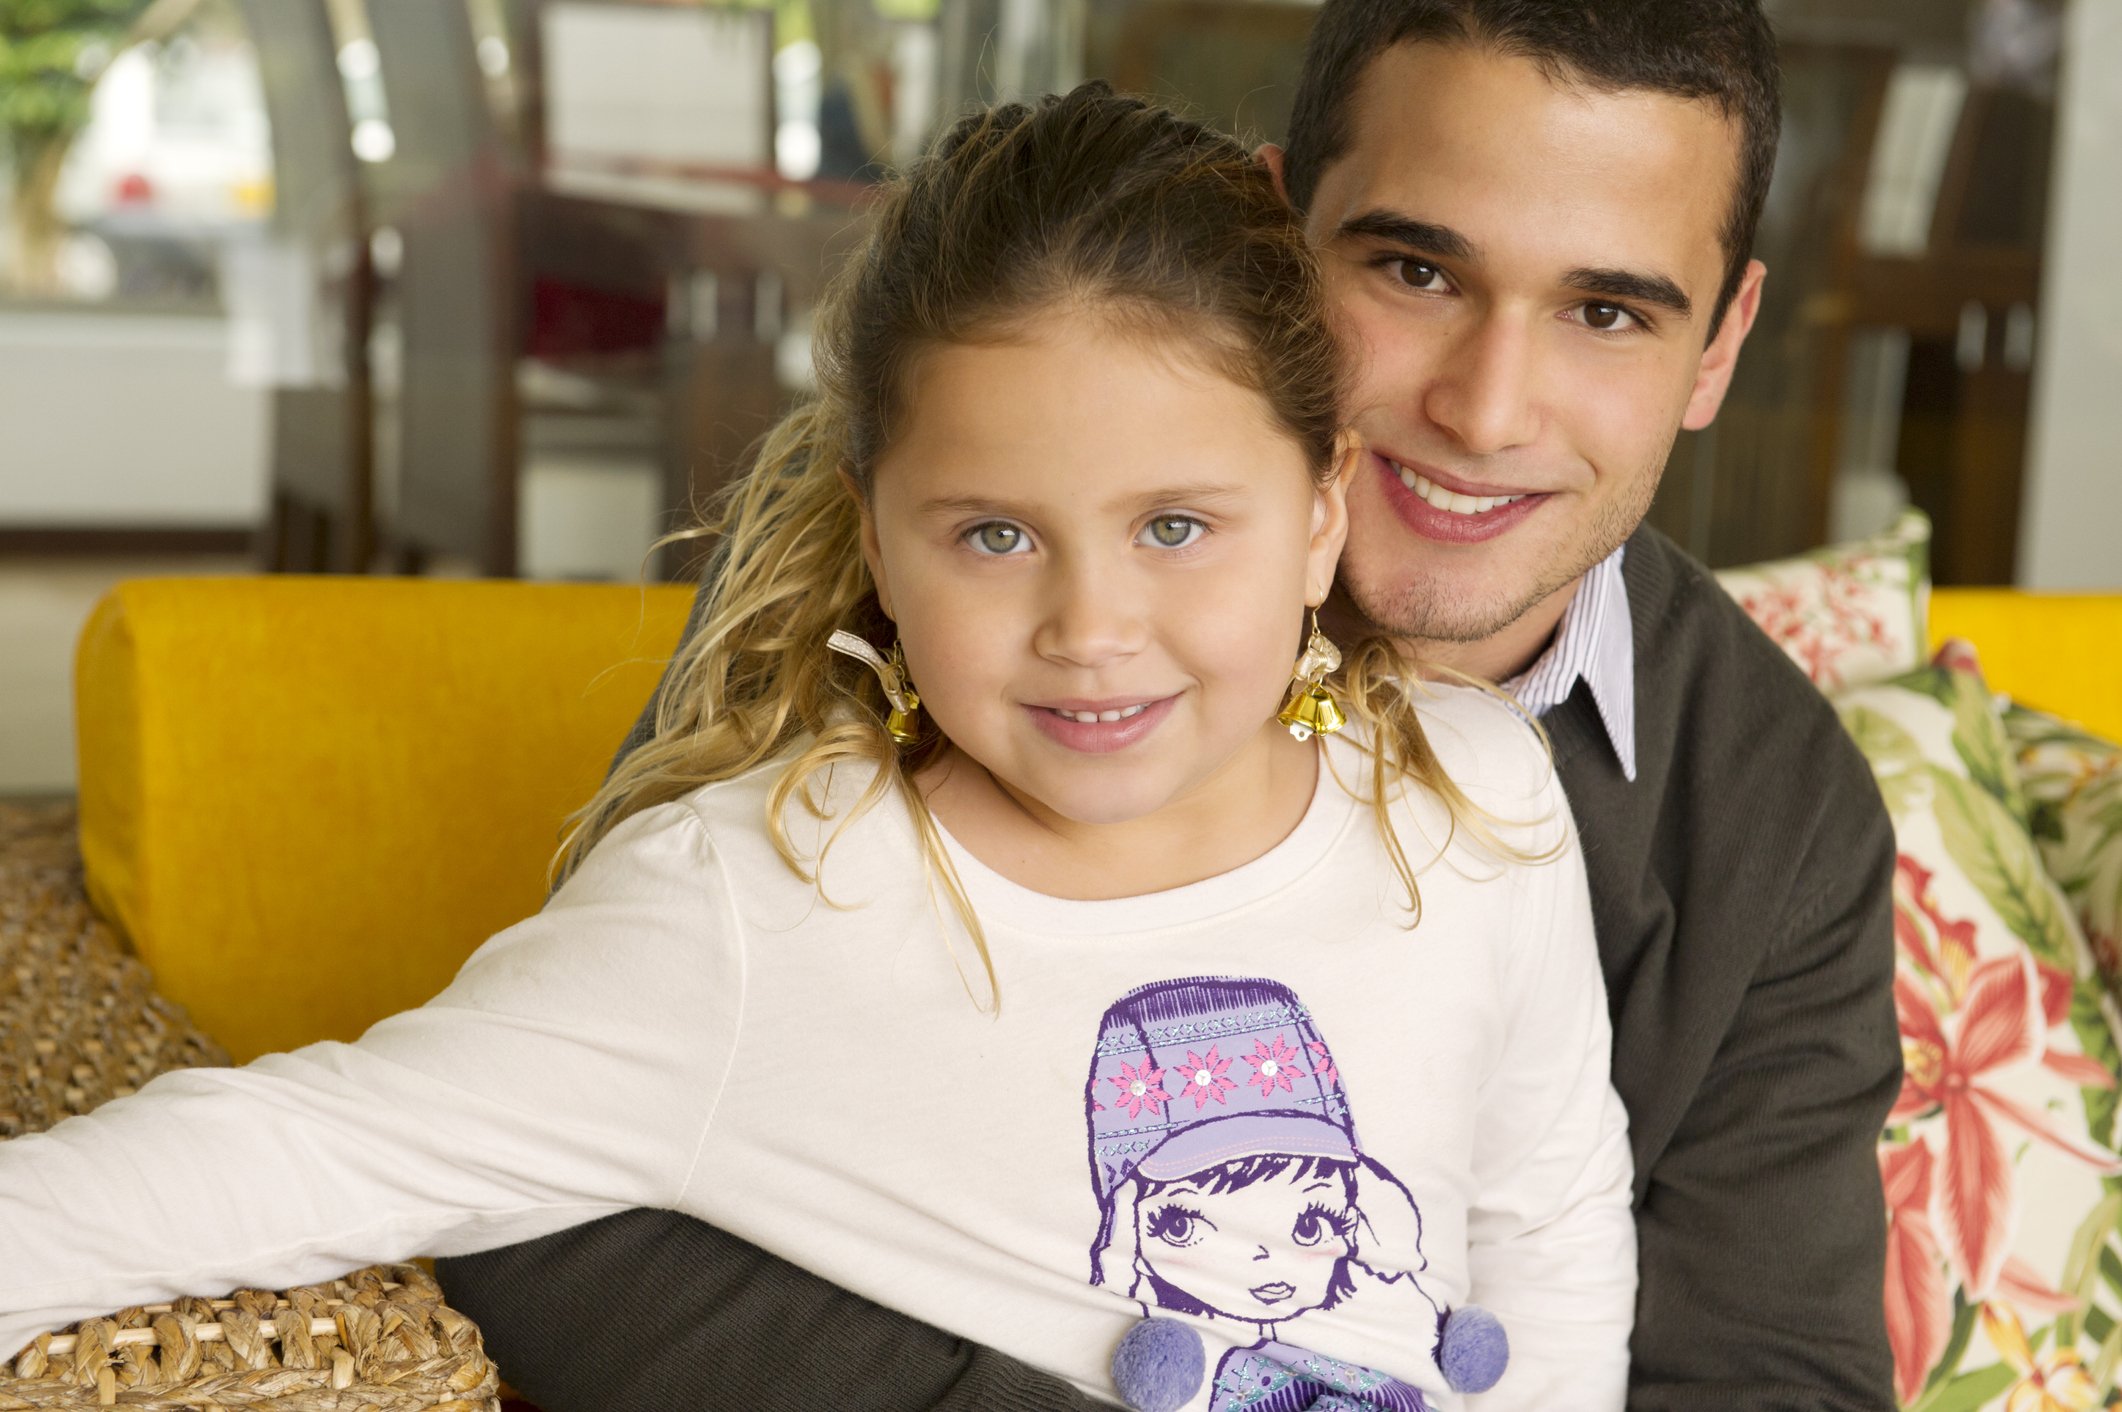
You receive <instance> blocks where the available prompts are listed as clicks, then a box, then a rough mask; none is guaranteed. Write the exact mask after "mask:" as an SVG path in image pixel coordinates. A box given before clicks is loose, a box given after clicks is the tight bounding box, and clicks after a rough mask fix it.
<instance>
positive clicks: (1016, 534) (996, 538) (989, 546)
mask: <svg viewBox="0 0 2122 1412" xmlns="http://www.w3.org/2000/svg"><path fill="white" fill-rule="evenodd" d="M965 542H966V543H967V544H970V545H971V546H972V547H973V548H974V549H976V550H978V551H979V552H980V553H982V554H996V555H1000V554H1015V553H1016V552H1017V551H1018V550H1020V549H1022V548H1023V547H1024V545H1025V544H1026V543H1027V541H1026V539H1025V537H1024V531H1023V530H1020V529H1018V528H1017V527H1016V526H1015V525H1012V524H1005V523H1003V522H1002V521H1000V520H994V521H990V522H989V523H987V524H984V525H975V526H974V527H973V528H972V529H970V530H968V531H966V535H965Z"/></svg>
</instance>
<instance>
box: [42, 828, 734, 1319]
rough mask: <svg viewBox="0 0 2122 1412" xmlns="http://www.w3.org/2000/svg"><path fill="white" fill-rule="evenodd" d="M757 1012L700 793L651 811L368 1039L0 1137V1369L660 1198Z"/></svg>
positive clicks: (166, 1087)
mask: <svg viewBox="0 0 2122 1412" xmlns="http://www.w3.org/2000/svg"><path fill="white" fill-rule="evenodd" d="M379 885H387V884H379ZM741 999H742V952H741V946H740V943H739V938H738V934H737V929H736V924H735V919H734V916H733V915H732V912H731V908H730V903H729V898H728V891H727V888H726V887H725V886H724V882H723V878H722V875H721V872H720V868H719V865H718V863H717V861H716V858H715V856H714V854H713V851H712V849H711V848H710V846H709V842H708V837H707V833H706V830H705V828H704V827H703V826H702V824H701V822H700V820H699V817H698V815H697V814H696V813H695V812H694V811H693V809H692V808H691V807H690V806H689V805H687V804H683V803H680V804H671V805H664V806H662V807H660V808H657V809H653V810H649V811H645V812H644V813H642V814H640V815H637V816H636V817H635V818H633V819H630V820H628V821H627V822H625V823H624V824H622V825H620V826H619V827H618V828H616V829H614V830H613V831H612V833H611V834H610V836H609V837H607V838H606V839H605V840H604V841H603V842H602V843H601V844H599V846H598V847H597V849H596V850H595V851H594V852H593V853H592V854H591V855H590V857H589V858H588V859H587V860H586V861H585V863H584V864H583V866H582V868H581V869H580V870H579V872H578V873H577V874H576V876H575V877H573V878H572V879H570V881H569V882H568V884H567V886H566V887H564V888H562V889H561V890H560V892H559V893H558V894H557V895H556V896H555V897H554V898H553V900H552V901H551V903H550V904H548V906H547V907H546V909H545V910H544V911H543V912H541V913H540V914H539V915H537V916H535V917H532V918H530V919H529V920H527V921H524V922H522V923H519V924H518V925H516V926H514V927H511V928H509V929H508V930H507V931H504V932H502V933H501V934H500V935H498V936H496V937H494V938H493V939H492V940H490V941H488V942H487V943H486V944H485V945H484V946H482V947H481V948H480V949H479V950H478V952H477V953H476V954H474V955H473V956H472V957H471V959H470V960H468V961H467V962H466V963H465V965H464V968H463V970H462V971H461V972H459V974H458V976H457V978H456V979H455V980H454V981H453V982H451V984H450V986H449V987H448V989H446V990H444V991H443V992H442V994H440V995H438V996H437V997H435V999H433V1000H431V1001H429V1002H428V1003H427V1004H426V1005H425V1006H423V1007H421V1008H420V1009H418V1010H412V1011H408V1012H406V1013H404V1014H402V1015H397V1016H393V1017H392V1018H390V1019H387V1020H384V1021H383V1022H381V1023H380V1024H378V1025H376V1026H375V1027H373V1028H372V1029H370V1030H369V1031H368V1033H367V1034H365V1035H363V1036H362V1037H361V1039H360V1040H359V1041H358V1042H357V1043H354V1044H340V1043H327V1044H316V1045H311V1046H309V1047H307V1048H304V1049H300V1050H297V1051H295V1052H294V1053H291V1054H275V1055H268V1056H267V1057H265V1058H263V1059H260V1060H258V1061H257V1062H256V1063H253V1064H250V1065H247V1066H245V1067H243V1068H240V1069H196V1070H187V1071H182V1072H179V1073H174V1074H169V1075H165V1076H164V1077H162V1078H160V1079H157V1080H155V1081H154V1082H153V1083H151V1084H149V1085H147V1086H146V1087H145V1088H143V1089H142V1090H141V1091H140V1092H139V1093H137V1094H135V1095H132V1096H130V1097H127V1098H121V1099H117V1100H115V1101H113V1102H111V1103H108V1104H106V1105H104V1106H103V1107H101V1108H99V1109H97V1110H96V1112H94V1113H93V1114H90V1115H88V1116H86V1117H79V1118H71V1119H68V1120H67V1121H66V1122H64V1123H61V1124H60V1125H59V1126H57V1127H55V1128H53V1129H52V1130H51V1131H50V1132H48V1133H42V1134H35V1135H31V1136H27V1137H20V1138H16V1139H13V1140H12V1141H9V1142H5V1143H0V1357H6V1356H8V1355H10V1354H12V1353H13V1352H14V1350H15V1349H17V1348H18V1347H20V1346H21V1345H22V1344H23V1343H25V1342H26V1341H28V1340H29V1339H30V1338H32V1337H34V1336H35V1335H36V1334H38V1333H39V1332H42V1331H43V1330H45V1329H48V1328H52V1327H56V1326H58V1325H62V1324H66V1323H70V1322H72V1321H74V1320H76V1319H80V1318H84V1317H89V1316H93V1315H98V1314H102V1313H106V1312H108V1311H110V1310H112V1309H116V1308H120V1307H123V1306H126V1305H130V1304H135V1303H146V1302H152V1301H161V1300H168V1299H171V1298H174V1297H176V1296H179V1295H185V1294H206V1295H218V1294H220V1293H222V1292H224V1291H226V1290H228V1289H230V1288H233V1287H237V1286H245V1285H248V1286H257V1287H263V1288H280V1287H283V1286H287V1285H294V1284H305V1283H310V1282H313V1281H316V1280H321V1279H327V1278H330V1277H331V1276H334V1275H337V1274H340V1273H342V1272H344V1271H346V1270H348V1269H352V1268H355V1267H358V1266H362V1265H366V1264H370V1263H373V1262H376V1261H379V1260H391V1259H402V1258H405V1257H409V1256H413V1255H424V1254H449V1253H455V1252H460V1251H467V1250H477V1249H483V1248H486V1247H489V1246H494V1245H501V1244H505V1243H508V1242H511V1241H517V1240H523V1239H527V1238H530V1237H533V1236H538V1235H543V1234H546V1233H548V1232H550V1231H555V1230H559V1229H561V1228H563V1227H566V1226H571V1225H574V1224H577V1223H579V1222H582V1221H585V1220H589V1219H592V1218H594V1217H598V1216H602V1215H605V1214H607V1213H609V1212H612V1211H616V1210H621V1209H624V1208H627V1207H632V1206H655V1205H667V1204H669V1203H671V1202H672V1201H674V1200H675V1199H676V1197H677V1195H678V1193H679V1192H680V1190H682V1188H683V1187H684V1184H685V1179H686V1176H687V1174H688V1172H689V1170H690V1168H691V1165H692V1163H693V1161H694V1158H695V1155H696V1153H697V1152H698V1151H699V1148H700V1145H701V1141H702V1139H703V1137H704V1135H705V1132H706V1128H707V1124H708V1121H709V1119H710V1117H711V1116H712V1114H713V1110H714V1102H715V1097H716V1094H717V1092H718V1091H719V1088H720V1084H721V1081H722V1078H723V1076H724V1074H725V1072H726V1070H727V1067H728V1061H729V1056H730V1054H731V1052H732V1049H733V1046H734V1043H735V1039H736V1029H737V1018H738V1013H739V1008H740V1003H741Z"/></svg>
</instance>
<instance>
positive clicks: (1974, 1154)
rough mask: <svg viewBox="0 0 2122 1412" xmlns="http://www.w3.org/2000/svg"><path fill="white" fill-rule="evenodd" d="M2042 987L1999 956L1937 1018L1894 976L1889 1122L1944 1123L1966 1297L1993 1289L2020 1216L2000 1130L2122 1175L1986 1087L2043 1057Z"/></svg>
mask: <svg viewBox="0 0 2122 1412" xmlns="http://www.w3.org/2000/svg"><path fill="white" fill-rule="evenodd" d="M2041 989H2042V987H2040V986H2038V985H2037V983H2036V980H2035V976H2034V968H2033V965H2032V962H2031V960H2030V958H2028V957H2026V956H2025V955H2024V954H2021V955H2019V956H2006V957H1998V958H1996V959H1994V960H1990V961H1984V962H1982V963H1980V964H1979V965H1977V966H1975V967H1974V969H1973V970H1972V971H1971V972H1970V973H1969V976H1968V980H1967V987H1966V990H1965V993H1964V995H1963V996H1962V997H1961V1003H1960V1005H1959V1007H1958V1009H1957V1011H1956V1012H1954V1013H1952V1014H1951V1015H1949V1016H1946V1017H1941V1016H1940V1015H1939V1013H1938V1010H1937V1008H1936V1006H1935V1004H1934V1002H1933V1001H1932V999H1931V996H1930V994H1929V992H1928V990H1927V989H1926V987H1924V986H1923V985H1921V984H1920V983H1919V982H1918V981H1917V979H1916V978H1915V977H1914V976H1912V975H1910V974H1909V973H1908V972H1907V971H1902V972H1901V973H1900V974H1898V975H1896V976H1895V977H1894V1009H1895V1011H1896V1012H1897V1014H1898V1016H1899V1019H1900V1025H1901V1053H1902V1059H1903V1063H1904V1065H1905V1073H1904V1075H1903V1078H1902V1084H1901V1096H1900V1098H1899V1099H1897V1100H1896V1101H1895V1103H1894V1107H1893V1111H1892V1112H1891V1113H1890V1114H1888V1116H1887V1122H1888V1123H1889V1124H1899V1123H1906V1122H1909V1121H1911V1120H1913V1119H1916V1118H1924V1117H1929V1116H1932V1115H1939V1116H1942V1118H1943V1120H1944V1129H1945V1132H1944V1152H1943V1157H1942V1171H1941V1175H1940V1184H1939V1192H1938V1195H1939V1203H1938V1210H1939V1216H1940V1218H1941V1221H1942V1224H1943V1227H1944V1229H1943V1231H1942V1232H1941V1234H1942V1236H1943V1244H1944V1246H1945V1251H1946V1254H1947V1256H1948V1257H1950V1259H1951V1261H1952V1264H1953V1266H1954V1270H1955V1273H1956V1274H1957V1275H1958V1277H1959V1281H1960V1284H1961V1285H1962V1287H1963V1288H1964V1289H1965V1291H1966V1294H1967V1297H1968V1299H1970V1300H1975V1299H1980V1298H1983V1297H1985V1296H1987V1295H1988V1294H1989V1292H1990V1288H1991V1286H1993V1285H1994V1284H1995V1283H1996V1280H1997V1273H1998V1270H1999V1268H2000V1267H2001V1266H2002V1265H2003V1263H2004V1257H2005V1254H2006V1251H2007V1249H2008V1246H2009V1240H2010V1235H2011V1225H2012V1220H2013V1217H2014V1215H2015V1213H2016V1211H2017V1202H2016V1191H2017V1177H2016V1173H2015V1171H2014V1168H2013V1164H2012V1159H2011V1153H2010V1151H2009V1150H2008V1149H2007V1148H2006V1146H2005V1143H2004V1136H2003V1134H2002V1132H2000V1131H1999V1128H2000V1125H2009V1126H2011V1127H2015V1128H2018V1129H2019V1130H2021V1131H2023V1132H2025V1133H2027V1134H2028V1135H2030V1136H2032V1137H2035V1138H2038V1139H2040V1140H2041V1141H2042V1142H2045V1143H2047V1144H2049V1145H2050V1146H2051V1147H2054V1148H2056V1149H2057V1150H2058V1151H2061V1152H2066V1153H2069V1154H2070V1155H2071V1156H2073V1157H2075V1158H2077V1159H2078V1160H2080V1161H2082V1162H2086V1163H2090V1164H2091V1165H2093V1166H2095V1167H2098V1168H2099V1169H2100V1170H2102V1171H2103V1172H2116V1171H2122V1163H2117V1161H2116V1160H2115V1157H2114V1154H2113V1153H2110V1152H2108V1151H2106V1150H2104V1149H2102V1148H2098V1147H2093V1146H2091V1145H2089V1144H2085V1143H2082V1142H2074V1141H2073V1140H2072V1139H2070V1138H2069V1137H2067V1136H2065V1135H2064V1134H2062V1133H2060V1132H2058V1131H2056V1130H2055V1129H2054V1128H2053V1127H2051V1126H2050V1125H2049V1122H2048V1120H2047V1119H2046V1117H2045V1116H2044V1115H2043V1114H2041V1113H2038V1112H2036V1111H2034V1110H2033V1109H2030V1108H2028V1107H2026V1106H2025V1105H2024V1104H2021V1103H2019V1102H2018V1101H2017V1100H2015V1099H2012V1098H2008V1097H2006V1096H2005V1095H2004V1094H2003V1093H2001V1092H1999V1091H1998V1090H1997V1089H1996V1087H1995V1086H1994V1085H1993V1083H1991V1082H1986V1081H1988V1080H1991V1079H1992V1078H1993V1076H1995V1075H1997V1074H1999V1073H2001V1072H2003V1071H2005V1070H2008V1069H2010V1068H2011V1067H2012V1066H2013V1065H2016V1064H2023V1063H2039V1062H2041V1061H2042V1060H2043V1058H2044V1057H2045V1053H2044V1051H2045V1049H2046V1045H2045V1043H2044V1041H2043V1034H2042V1032H2043V1030H2044V1029H2045V1028H2046V1025H2045V1021H2046V1018H2047V1017H2046V1014H2045V1013H2044V1011H2045V1007H2044V1005H2043V1004H2042V999H2043V997H2042V995H2041V993H2040V992H2041ZM2075 1057H2077V1056H2065V1055H2058V1056H2056V1058H2057V1059H2059V1060H2066V1061H2067V1060H2069V1059H2071V1058H2075ZM2050 1067H2059V1068H2060V1067H2062V1066H2061V1065H2055V1064H2052V1065H2051V1066H2050Z"/></svg>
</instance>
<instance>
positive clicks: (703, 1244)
mask: <svg viewBox="0 0 2122 1412" xmlns="http://www.w3.org/2000/svg"><path fill="white" fill-rule="evenodd" d="M719 563H720V559H719V556H718V557H717V558H716V559H715V560H712V561H710V565H709V569H708V582H709V583H712V582H713V578H714V573H715V570H716V568H717V567H718V566H719ZM707 599H708V594H707V590H706V589H704V588H703V589H702V590H701V592H700V593H699V594H698V595H697V596H695V597H694V599H693V611H692V616H691V617H690V618H689V619H688V620H687V622H686V625H685V633H684V636H683V638H682V639H681V641H686V642H689V641H691V640H692V637H693V634H694V633H695V632H696V631H697V630H698V629H699V626H700V621H701V618H702V616H703V612H704V609H705V607H706V604H707ZM668 679H669V676H668V673H666V674H665V680H666V681H668ZM662 698H663V684H662V683H658V685H657V687H656V694H655V695H654V696H653V697H651V698H650V699H649V702H648V704H647V705H646V706H645V707H643V708H642V711H641V716H640V719H639V720H637V721H636V722H635V723H634V728H633V730H632V731H631V732H630V733H629V734H628V735H627V738H626V742H625V743H624V744H623V745H621V746H620V748H619V753H618V754H617V755H616V756H615V757H614V758H613V760H612V764H613V766H614V767H615V768H616V767H617V765H618V763H619V761H621V760H624V759H625V758H626V757H627V756H628V755H629V754H631V753H633V751H634V750H636V749H638V748H639V747H640V746H641V745H642V744H644V743H645V742H646V741H647V740H648V739H649V738H650V737H651V736H652V735H654V734H655V725H656V705H657V703H658V702H659V701H661V700H662ZM436 1271H437V1274H438V1275H439V1276H440V1277H441V1280H442V1284H443V1287H444V1289H445V1290H446V1291H447V1292H448V1295H449V1300H450V1303H451V1304H453V1305H454V1306H455V1307H456V1308H458V1309H461V1310H463V1311H464V1312H465V1313H466V1314H468V1315H470V1316H471V1317H472V1319H473V1320H474V1321H476V1322H477V1323H478V1325H479V1327H480V1329H481V1331H482V1332H483V1333H484V1334H485V1338H486V1348H487V1352H488V1353H489V1354H490V1355H491V1356H492V1357H493V1359H494V1363H495V1365H496V1366H497V1367H499V1368H500V1370H501V1375H502V1376H503V1377H504V1378H506V1379H507V1380H508V1381H509V1382H510V1384H512V1385H513V1386H515V1387H516V1388H518V1389H519V1390H520V1391H522V1393H523V1394H524V1395H525V1396H526V1397H529V1398H530V1399H531V1400H532V1401H534V1402H536V1403H537V1404H538V1405H539V1407H540V1408H542V1409H543V1412H667V1409H670V1408H673V1407H699V1408H710V1407H742V1408H744V1409H746V1412H782V1409H786V1412H815V1409H817V1408H824V1407H829V1408H835V1409H844V1412H1088V1409H1091V1408H1093V1407H1095V1406H1096V1405H1097V1404H1095V1403H1093V1402H1091V1401H1090V1399H1088V1398H1086V1397H1084V1396H1083V1395H1082V1394H1081V1393H1079V1392H1077V1391H1076V1390H1075V1389H1074V1388H1073V1387H1071V1386H1070V1385H1069V1384H1067V1383H1065V1382H1063V1381H1061V1380H1060V1379H1059V1378H1055V1377H1051V1376H1049V1375H1047V1374H1045V1373H1040V1372H1036V1371H1034V1370H1033V1369H1031V1368H1029V1367H1027V1366H1025V1365H1024V1364H1022V1363H1019V1362H1017V1361H1016V1360H1014V1359H1011V1358H1007V1357H1005V1356H1003V1355H1002V1354H999V1353H996V1352H995V1351H993V1350H992V1349H988V1348H983V1347H981V1346H979V1345H977V1344H971V1343H967V1342H966V1341H965V1340H963V1339H961V1338H958V1337H956V1336H954V1335H952V1334H948V1333H945V1332H944V1331H943V1330H941V1329H938V1328H935V1327H933V1326H931V1325H928V1324H923V1323H919V1322H917V1321H915V1320H913V1319H910V1318H908V1317H906V1316H905V1315H904V1314H899V1313H895V1312H893V1311H892V1310H889V1309H885V1308H883V1307H882V1306H880V1305H876V1304H872V1303H870V1302H869V1301H868V1300H866V1299H863V1298H862V1297H860V1296H859V1295H855V1294H851V1293H849V1292H848V1291H847V1290H844V1289H842V1288H840V1287H839V1286H838V1285H835V1284H833V1283H831V1282H830V1281H827V1280H823V1279H820V1278H819V1277H817V1276H816V1275H813V1274H811V1273H810V1272H808V1271H806V1270H801V1269H798V1268H797V1267H796V1266H794V1265H791V1264H789V1263H788V1262H787V1261H785V1260H782V1259H780V1258H778V1257H776V1256H773V1255H770V1254H768V1253H767V1252H766V1251H764V1250H761V1249H760V1248H759V1247H757V1246H755V1245H752V1244H749V1243H748V1242H745V1241H742V1240H739V1239H738V1238H737V1237H735V1236H733V1235H730V1234H728V1233H727V1232H725V1231H720V1230H717V1229H716V1228H714V1227H713V1226H710V1225H708V1224H706V1223H705V1222H702V1221H698V1220H695V1219H693V1218H692V1217H690V1216H682V1215H679V1214H678V1213H676V1212H672V1211H626V1212H622V1213H620V1214H619V1215H617V1216H610V1217H606V1218H605V1219H603V1220H601V1221H594V1222H591V1223H590V1224H588V1225H585V1226H577V1227H575V1228H574V1229H573V1230H567V1231H561V1232H559V1233H558V1234H555V1235H550V1236H546V1237H544V1238H542V1239H540V1240H534V1241H526V1242H525V1243H523V1244H521V1245H513V1246H508V1247H506V1248H504V1249H501V1250H492V1251H487V1252H486V1253H484V1254H480V1255H463V1256H458V1257H456V1258H454V1259H450V1260H443V1261H439V1262H437V1267H436Z"/></svg>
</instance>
